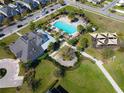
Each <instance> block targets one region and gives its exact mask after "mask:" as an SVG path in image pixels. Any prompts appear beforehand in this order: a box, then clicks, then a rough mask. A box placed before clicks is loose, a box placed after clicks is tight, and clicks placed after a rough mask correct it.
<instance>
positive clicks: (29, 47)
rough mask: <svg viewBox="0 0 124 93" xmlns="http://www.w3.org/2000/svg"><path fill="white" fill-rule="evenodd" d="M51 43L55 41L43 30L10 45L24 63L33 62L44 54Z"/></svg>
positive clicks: (31, 33) (28, 34)
mask: <svg viewBox="0 0 124 93" xmlns="http://www.w3.org/2000/svg"><path fill="white" fill-rule="evenodd" d="M50 42H55V39H54V38H53V37H51V36H49V35H48V34H47V33H45V32H43V31H42V30H38V31H37V32H30V33H27V34H25V35H24V36H22V37H20V38H19V39H17V41H16V42H14V43H12V44H10V46H9V47H10V50H11V51H12V52H13V53H14V54H15V56H16V57H17V58H20V59H21V60H22V61H23V62H27V61H33V60H35V59H36V58H37V57H39V56H40V55H42V54H43V53H44V51H45V50H46V49H47V47H48V45H49V43H50Z"/></svg>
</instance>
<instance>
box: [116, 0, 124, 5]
mask: <svg viewBox="0 0 124 93" xmlns="http://www.w3.org/2000/svg"><path fill="white" fill-rule="evenodd" d="M116 5H117V6H124V0H119V2H118V3H117V4H116Z"/></svg>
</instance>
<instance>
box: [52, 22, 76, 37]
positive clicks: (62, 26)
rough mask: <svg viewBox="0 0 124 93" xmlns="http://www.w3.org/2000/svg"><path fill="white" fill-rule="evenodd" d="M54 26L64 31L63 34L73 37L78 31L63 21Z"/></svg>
mask: <svg viewBox="0 0 124 93" xmlns="http://www.w3.org/2000/svg"><path fill="white" fill-rule="evenodd" d="M53 26H55V27H57V28H58V29H60V30H62V31H63V32H65V33H67V34H69V35H72V34H73V33H75V32H76V31H77V28H76V27H75V26H73V25H71V24H68V23H66V22H63V21H57V22H55V23H54V24H53Z"/></svg>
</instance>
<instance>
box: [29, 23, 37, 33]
mask: <svg viewBox="0 0 124 93" xmlns="http://www.w3.org/2000/svg"><path fill="white" fill-rule="evenodd" d="M29 27H30V30H31V31H34V30H35V28H36V24H35V23H34V22H32V21H31V22H30V25H29Z"/></svg>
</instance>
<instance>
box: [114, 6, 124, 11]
mask: <svg viewBox="0 0 124 93" xmlns="http://www.w3.org/2000/svg"><path fill="white" fill-rule="evenodd" d="M114 9H119V10H124V7H121V6H115V7H114Z"/></svg>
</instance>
